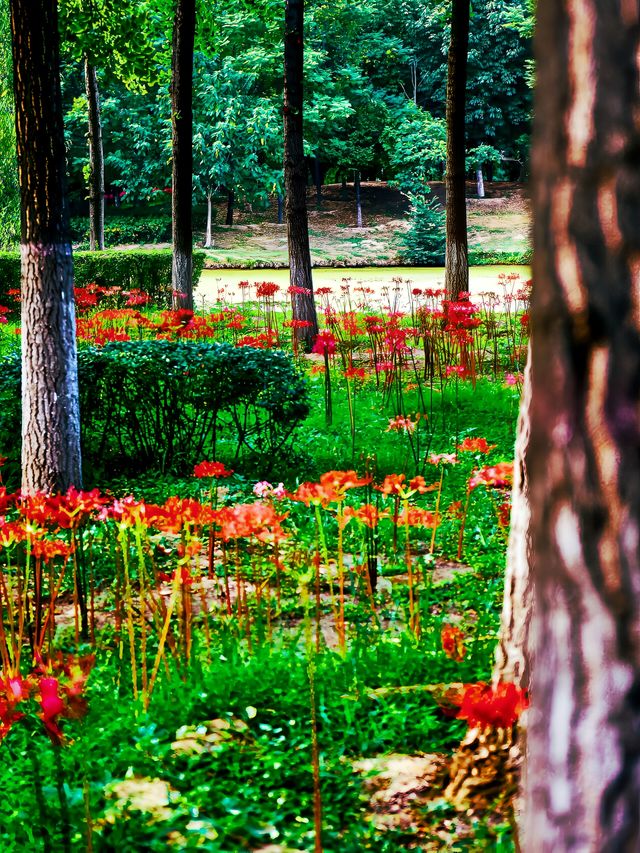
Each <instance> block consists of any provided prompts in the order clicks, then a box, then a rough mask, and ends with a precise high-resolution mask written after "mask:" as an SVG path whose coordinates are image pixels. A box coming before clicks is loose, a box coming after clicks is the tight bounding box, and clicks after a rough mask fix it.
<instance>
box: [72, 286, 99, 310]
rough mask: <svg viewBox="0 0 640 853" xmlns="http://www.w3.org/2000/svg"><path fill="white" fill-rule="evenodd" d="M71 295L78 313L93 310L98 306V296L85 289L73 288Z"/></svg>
mask: <svg viewBox="0 0 640 853" xmlns="http://www.w3.org/2000/svg"><path fill="white" fill-rule="evenodd" d="M73 295H74V298H75V302H76V307H77V308H78V310H79V311H83V310H86V309H88V308H95V306H96V305H97V304H98V294H97V293H96V292H95V291H91V290H89V288H86V287H74V288H73Z"/></svg>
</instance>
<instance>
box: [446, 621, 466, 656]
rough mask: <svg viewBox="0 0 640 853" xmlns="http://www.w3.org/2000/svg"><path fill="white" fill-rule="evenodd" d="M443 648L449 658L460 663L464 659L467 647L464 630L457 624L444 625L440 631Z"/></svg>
mask: <svg viewBox="0 0 640 853" xmlns="http://www.w3.org/2000/svg"><path fill="white" fill-rule="evenodd" d="M440 642H441V643H442V650H443V652H444V653H445V655H446V656H447V657H448V658H451V660H455V661H457V662H458V663H459V662H460V661H461V660H464V656H465V654H466V649H465V647H464V632H463V631H461V630H460V628H458V626H457V625H443V626H442V630H441V632H440Z"/></svg>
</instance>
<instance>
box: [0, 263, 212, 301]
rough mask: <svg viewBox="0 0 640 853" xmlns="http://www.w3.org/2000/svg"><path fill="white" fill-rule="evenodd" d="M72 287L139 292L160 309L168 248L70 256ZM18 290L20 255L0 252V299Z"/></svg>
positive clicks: (167, 284) (166, 290) (166, 296)
mask: <svg viewBox="0 0 640 853" xmlns="http://www.w3.org/2000/svg"><path fill="white" fill-rule="evenodd" d="M205 257H206V255H205V253H204V252H198V251H196V252H194V253H193V283H194V287H195V286H196V284H197V283H198V280H199V279H200V274H201V272H202V269H203V267H204V262H205ZM73 269H74V276H75V285H76V287H86V285H88V284H94V283H95V284H98V285H100V286H101V287H120V288H122V289H123V290H142V291H144V292H145V293H148V294H149V296H151V298H152V300H153V302H154V303H155V304H156V305H158V306H160V307H167V306H168V305H170V304H171V249H153V250H149V249H131V250H126V251H125V250H115V249H108V250H106V251H104V252H83V251H77V252H74V253H73ZM19 288H20V255H19V254H18V253H17V252H0V300H1V301H3V302H4V301H6V299H7V298H8V297H7V294H8V291H9V290H12V289H14V290H19Z"/></svg>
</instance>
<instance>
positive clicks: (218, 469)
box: [193, 461, 233, 480]
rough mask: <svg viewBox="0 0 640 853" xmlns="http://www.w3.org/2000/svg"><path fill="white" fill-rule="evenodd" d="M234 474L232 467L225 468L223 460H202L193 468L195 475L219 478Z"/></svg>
mask: <svg viewBox="0 0 640 853" xmlns="http://www.w3.org/2000/svg"><path fill="white" fill-rule="evenodd" d="M232 474H233V471H232V470H231V469H228V468H225V466H224V463H222V462H207V461H204V462H200V463H199V464H198V465H196V466H195V467H194V469H193V476H194V477H200V478H202V477H215V478H216V479H217V480H221V479H224V478H225V477H230V476H231V475H232Z"/></svg>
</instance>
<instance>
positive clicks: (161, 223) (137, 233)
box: [71, 216, 171, 248]
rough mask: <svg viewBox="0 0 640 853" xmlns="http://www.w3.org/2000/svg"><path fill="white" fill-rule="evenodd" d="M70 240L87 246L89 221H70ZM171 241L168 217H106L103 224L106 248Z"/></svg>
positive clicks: (83, 218) (83, 219)
mask: <svg viewBox="0 0 640 853" xmlns="http://www.w3.org/2000/svg"><path fill="white" fill-rule="evenodd" d="M71 239H72V240H73V242H74V243H82V244H86V247H87V248H88V246H89V219H88V217H86V216H82V217H80V216H75V217H74V218H73V219H72V220H71ZM170 241H171V217H170V216H146V217H134V216H107V217H106V218H105V223H104V242H105V245H106V246H121V245H123V244H125V243H166V242H170Z"/></svg>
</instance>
